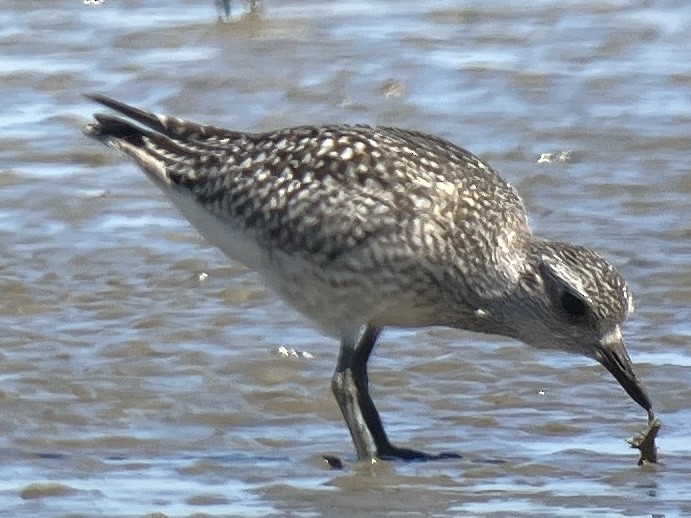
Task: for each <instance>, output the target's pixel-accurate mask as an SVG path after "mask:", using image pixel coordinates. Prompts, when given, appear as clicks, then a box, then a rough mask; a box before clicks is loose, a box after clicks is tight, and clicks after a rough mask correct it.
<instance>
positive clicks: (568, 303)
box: [561, 291, 588, 318]
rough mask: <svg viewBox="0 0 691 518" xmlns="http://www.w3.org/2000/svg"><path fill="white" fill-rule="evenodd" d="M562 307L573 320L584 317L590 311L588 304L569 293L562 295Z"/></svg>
mask: <svg viewBox="0 0 691 518" xmlns="http://www.w3.org/2000/svg"><path fill="white" fill-rule="evenodd" d="M561 307H562V308H563V309H564V311H566V313H568V315H569V316H570V317H573V318H580V317H583V316H584V315H585V314H586V313H587V311H588V306H587V305H586V303H585V302H583V301H582V300H581V299H579V298H578V297H576V296H575V295H573V294H572V293H569V292H568V291H565V292H564V293H562V295H561Z"/></svg>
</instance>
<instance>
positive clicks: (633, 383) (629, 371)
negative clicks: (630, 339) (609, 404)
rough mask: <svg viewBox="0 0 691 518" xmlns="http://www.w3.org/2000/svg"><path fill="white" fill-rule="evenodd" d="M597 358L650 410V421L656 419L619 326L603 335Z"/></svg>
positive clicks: (635, 398)
mask: <svg viewBox="0 0 691 518" xmlns="http://www.w3.org/2000/svg"><path fill="white" fill-rule="evenodd" d="M595 358H596V359H597V361H599V362H600V363H601V364H602V365H603V366H604V367H605V369H607V370H608V371H609V372H610V373H611V374H612V376H614V377H615V378H616V380H617V381H618V382H619V384H620V385H621V386H622V387H623V388H624V390H625V391H626V393H627V394H628V395H629V396H631V398H632V399H633V400H634V401H635V402H636V403H638V404H639V405H641V406H642V407H643V408H644V409H645V410H646V411H647V412H648V422H652V421H653V420H654V419H655V414H654V413H653V409H652V406H653V405H652V403H651V402H650V397H649V396H648V393H647V392H646V390H645V388H643V384H642V383H641V381H640V380H639V379H638V377H637V376H636V373H635V372H634V371H633V364H632V362H631V358H630V357H629V353H628V352H627V351H626V347H625V346H624V340H623V338H622V336H621V330H620V329H619V326H616V327H615V328H614V330H613V331H611V332H609V333H607V334H606V335H604V336H603V337H602V340H601V341H600V345H599V347H598V348H597V349H596V351H595Z"/></svg>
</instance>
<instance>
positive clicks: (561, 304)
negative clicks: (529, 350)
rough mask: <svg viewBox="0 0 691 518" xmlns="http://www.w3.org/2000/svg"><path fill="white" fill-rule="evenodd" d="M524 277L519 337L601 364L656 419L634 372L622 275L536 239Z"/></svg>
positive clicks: (584, 253)
mask: <svg viewBox="0 0 691 518" xmlns="http://www.w3.org/2000/svg"><path fill="white" fill-rule="evenodd" d="M529 264H530V267H529V268H528V269H527V270H526V271H525V272H524V273H523V275H522V277H521V283H520V290H521V292H522V293H523V296H522V300H523V301H524V302H525V303H524V304H522V308H521V310H520V313H521V315H520V317H519V319H520V321H517V320H516V319H514V320H513V323H512V324H513V326H514V329H515V333H516V338H519V339H520V340H522V341H524V342H526V343H529V344H531V345H534V346H536V347H541V348H549V349H559V350H566V351H570V352H576V353H580V354H584V355H586V356H588V357H591V358H594V359H595V360H597V361H598V362H599V363H601V364H602V365H603V366H604V367H605V368H606V369H607V370H608V371H609V372H610V373H611V374H612V375H613V376H614V377H615V378H616V380H617V381H618V382H619V383H620V384H621V386H622V387H623V388H624V390H626V392H627V393H628V394H629V396H631V398H633V400H634V401H636V402H637V403H638V404H639V405H640V406H641V407H643V408H644V409H645V410H646V411H648V415H649V417H650V418H651V419H652V416H653V414H652V404H651V402H650V398H649V397H648V394H647V393H646V391H645V389H644V388H643V385H642V383H641V382H640V380H639V379H638V377H637V376H636V374H635V373H634V370H633V364H632V362H631V358H630V357H629V354H628V352H627V350H626V347H625V346H624V341H623V338H622V334H621V326H622V324H623V323H624V321H625V320H626V318H627V316H628V315H629V314H630V313H631V312H632V311H633V297H632V296H631V291H630V290H629V288H628V286H627V284H626V282H625V281H624V279H623V277H622V276H621V275H620V274H619V273H618V272H617V271H616V270H615V268H614V267H613V266H612V265H611V264H610V263H608V262H607V261H606V260H605V259H603V258H602V257H600V256H599V255H598V254H597V253H595V252H594V251H592V250H590V249H588V248H584V247H581V246H575V245H570V244H566V243H554V242H547V241H539V240H536V241H535V242H534V243H533V247H532V250H531V253H530V261H529Z"/></svg>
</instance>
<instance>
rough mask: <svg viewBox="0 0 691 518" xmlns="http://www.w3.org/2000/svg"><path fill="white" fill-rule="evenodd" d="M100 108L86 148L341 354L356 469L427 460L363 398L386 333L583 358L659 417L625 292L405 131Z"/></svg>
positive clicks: (460, 159)
mask: <svg viewBox="0 0 691 518" xmlns="http://www.w3.org/2000/svg"><path fill="white" fill-rule="evenodd" d="M90 97H91V98H92V99H93V100H95V101H97V102H99V103H101V104H103V105H105V106H107V107H110V108H112V109H113V110H115V111H116V112H119V113H120V115H119V116H113V115H103V114H97V115H96V116H95V118H96V122H95V123H93V124H91V125H89V126H88V127H87V129H86V133H87V135H89V136H91V137H93V138H96V139H97V140H100V141H102V142H104V143H106V144H108V145H109V146H111V147H113V148H116V149H118V150H120V151H122V152H124V153H125V154H126V155H128V156H130V157H131V158H132V159H133V160H134V161H135V162H136V163H137V164H138V165H139V166H140V167H142V169H143V170H144V171H145V172H146V173H147V175H148V176H149V178H151V179H152V180H153V182H154V183H155V184H157V185H158V186H159V187H160V188H161V189H162V190H163V191H164V192H165V193H166V194H167V195H168V196H170V198H171V200H172V201H173V202H174V203H175V205H176V206H177V207H178V208H179V209H180V211H181V212H182V213H183V214H184V215H185V216H187V218H188V219H189V220H190V221H191V222H192V224H193V225H194V226H195V227H197V228H198V229H199V230H200V232H201V233H202V234H203V235H204V236H206V237H207V238H208V239H209V240H210V241H211V242H212V243H213V244H215V245H216V246H218V247H219V248H220V249H221V250H223V251H224V252H225V253H226V254H227V255H229V256H230V257H232V258H234V259H236V260H238V261H240V262H243V263H244V264H246V265H247V266H249V267H250V268H253V269H255V270H257V271H258V272H259V273H261V274H262V275H263V276H264V278H265V279H266V281H267V283H268V284H269V285H270V286H271V287H273V288H274V289H275V290H276V291H277V292H278V293H279V294H280V295H281V296H282V297H283V298H284V299H285V300H286V301H287V302H288V303H289V304H291V305H292V306H294V307H295V308H296V309H298V310H299V311H301V312H302V313H303V314H304V315H305V316H307V317H308V318H310V319H311V320H312V321H314V322H315V323H317V324H318V325H319V326H320V327H321V329H322V330H324V331H325V332H326V333H328V334H332V335H335V336H337V337H339V338H340V339H341V354H340V357H339V362H338V366H337V370H336V373H335V375H334V379H333V388H334V392H335V394H336V397H337V400H338V401H339V405H340V406H341V410H342V411H343V414H344V416H345V418H346V421H347V423H348V426H349V428H350V431H351V434H352V436H353V439H354V441H355V445H356V449H357V451H358V455H359V456H360V457H361V458H374V457H405V458H408V457H410V456H415V455H416V454H418V453H419V452H412V450H406V449H401V448H396V447H394V446H392V445H391V444H390V443H389V442H388V439H387V437H386V434H385V433H384V430H383V427H382V425H381V421H380V420H379V416H378V414H377V412H376V409H375V408H374V404H373V403H372V402H371V399H369V395H368V392H367V376H366V362H367V358H368V357H369V353H370V352H371V350H372V348H373V346H374V343H375V342H376V339H377V337H378V334H379V330H380V329H381V328H383V327H386V326H406V327H419V326H431V325H445V326H452V327H457V328H462V329H468V330H471V331H478V332H485V333H494V334H501V335H505V336H510V337H513V338H517V339H519V340H522V341H524V342H526V343H529V344H532V345H534V346H537V347H541V348H552V349H560V350H566V351H570V352H577V353H581V354H585V355H587V356H590V357H592V358H595V359H597V360H598V361H600V362H601V363H602V364H603V365H604V366H605V367H606V368H607V369H608V370H610V372H612V374H613V375H614V376H615V377H616V378H617V380H619V382H620V383H621V384H622V386H623V387H624V388H625V389H626V391H627V392H628V393H629V394H630V395H631V396H632V397H633V398H634V399H635V400H636V401H637V402H638V403H639V404H641V405H642V406H643V407H644V408H646V409H647V410H648V411H649V413H650V416H651V417H652V410H651V404H650V401H649V399H648V396H647V395H646V394H645V392H644V390H643V388H642V386H641V384H640V382H639V381H638V379H637V378H636V376H635V375H634V373H633V370H632V366H631V362H630V359H629V357H628V353H627V352H626V349H625V348H624V345H623V341H622V339H621V333H620V325H621V324H622V323H623V321H624V320H625V319H626V317H627V315H628V314H629V313H630V312H631V311H632V310H633V304H632V298H631V294H630V291H629V289H628V287H627V285H626V282H625V281H624V279H623V278H622V277H621V276H620V275H619V274H618V273H617V272H616V270H615V269H614V268H613V267H612V266H611V265H610V264H609V263H608V262H607V261H606V260H604V259H603V258H601V257H600V256H599V255H598V254H596V253H595V252H593V251H592V250H589V249H587V248H584V247H580V246H576V245H570V244H566V243H557V242H549V241H546V240H543V239H540V238H537V237H535V236H534V235H533V234H532V232H531V230H530V228H529V225H528V221H527V216H526V211H525V207H524V205H523V202H522V201H521V199H520V197H519V196H518V194H517V192H516V191H515V189H514V188H513V187H512V186H511V185H509V184H508V183H507V182H506V181H504V180H503V179H502V178H501V177H500V176H499V175H498V174H497V173H496V172H495V171H493V170H492V168H491V167H490V166H488V165H487V164H485V163H483V162H482V161H481V160H480V159H479V158H477V157H476V156H475V155H473V154H472V153H470V152H468V151H466V150H464V149H462V148H460V147H458V146H456V145H454V144H451V143H450V142H447V141H446V140H443V139H440V138H438V137H434V136H431V135H427V134H425V133H421V132H417V131H411V130H404V129H398V128H389V127H369V126H348V125H332V126H320V127H316V126H300V127H294V128H288V129H282V130H278V131H275V132H267V133H243V132H237V131H230V130H224V129H220V128H216V127H212V126H205V125H199V124H194V123H191V122H187V121H184V120H181V119H178V118H174V117H167V116H159V115H155V114H152V113H150V112H146V111H143V110H140V109H137V108H133V107H131V106H128V105H125V104H123V103H120V102H118V101H115V100H113V99H110V98H107V97H104V96H98V95H93V96H90ZM363 329H364V331H363ZM358 337H359V338H358ZM348 394H351V395H350V396H348ZM353 394H355V395H354V396H353Z"/></svg>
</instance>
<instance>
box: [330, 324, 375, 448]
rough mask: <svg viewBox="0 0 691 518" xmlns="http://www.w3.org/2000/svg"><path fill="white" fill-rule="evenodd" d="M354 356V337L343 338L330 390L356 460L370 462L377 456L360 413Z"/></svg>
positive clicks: (373, 442)
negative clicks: (350, 440)
mask: <svg viewBox="0 0 691 518" xmlns="http://www.w3.org/2000/svg"><path fill="white" fill-rule="evenodd" d="M354 356H355V337H353V336H345V337H344V338H343V339H342V340H341V350H340V351H339V354H338V362H337V363H336V371H335V372H334V375H333V378H331V390H332V391H333V393H334V396H336V401H337V402H338V406H339V407H340V409H341V413H342V414H343V418H344V419H345V422H346V424H347V425H348V430H350V435H351V437H352V438H353V443H354V444H355V450H356V452H357V456H358V459H360V460H372V459H376V458H377V456H378V451H377V445H376V442H375V440H374V437H373V436H372V433H371V432H370V429H369V426H368V425H367V420H366V419H365V416H364V415H363V413H362V408H361V405H360V399H361V396H360V394H359V389H358V386H357V384H356V383H355V379H354V376H353V358H354Z"/></svg>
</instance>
